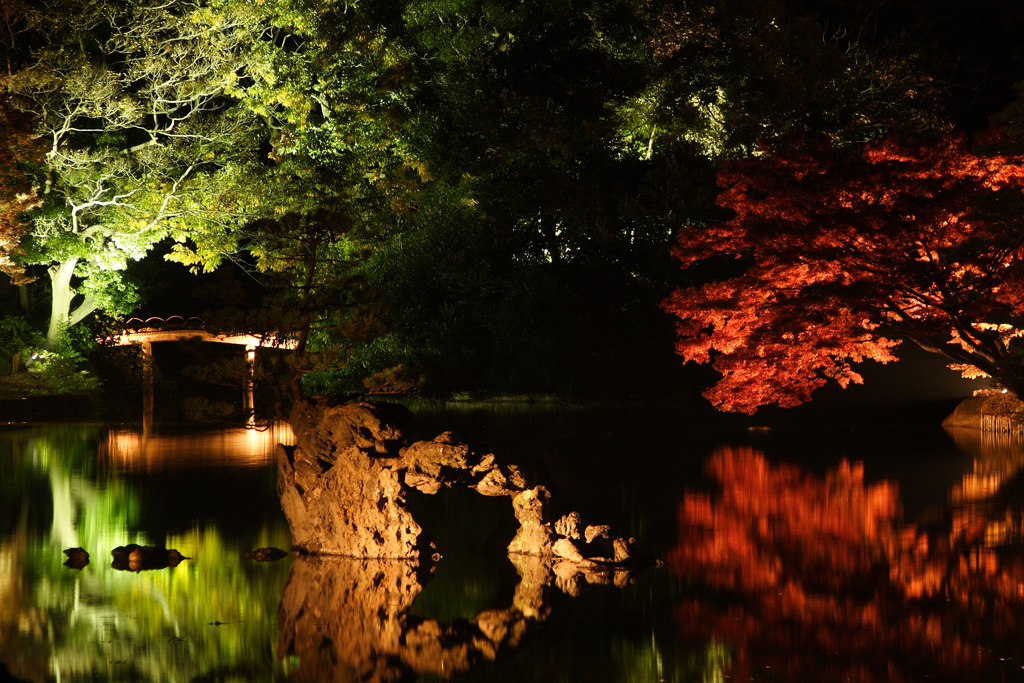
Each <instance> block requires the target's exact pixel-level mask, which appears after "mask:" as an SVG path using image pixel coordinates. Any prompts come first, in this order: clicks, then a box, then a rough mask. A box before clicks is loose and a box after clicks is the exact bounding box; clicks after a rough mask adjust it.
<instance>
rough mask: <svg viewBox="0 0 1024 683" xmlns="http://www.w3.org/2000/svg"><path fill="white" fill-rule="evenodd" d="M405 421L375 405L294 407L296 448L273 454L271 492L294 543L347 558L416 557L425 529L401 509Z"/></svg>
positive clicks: (305, 404)
mask: <svg viewBox="0 0 1024 683" xmlns="http://www.w3.org/2000/svg"><path fill="white" fill-rule="evenodd" d="M396 416H398V417H397V418H396ZM405 419H410V420H411V416H407V415H406V416H403V415H400V413H399V411H397V410H396V409H395V407H394V406H382V405H378V404H374V403H348V404H341V405H333V404H330V403H328V402H320V403H315V402H302V403H299V405H298V406H296V408H295V410H294V411H293V412H292V428H293V430H294V431H295V435H296V438H297V444H296V445H295V446H293V447H287V446H278V448H277V466H278V474H277V492H278V495H279V496H280V498H281V507H282V509H283V510H284V514H285V517H287V518H288V524H289V526H290V527H291V531H292V543H293V545H295V546H296V547H298V548H300V549H302V550H303V551H305V552H309V553H319V554H324V555H344V556H347V557H364V558H416V557H419V556H420V553H421V550H422V549H421V548H420V547H419V538H420V534H421V533H422V531H423V529H422V528H421V527H420V525H419V524H417V523H416V520H415V519H413V517H412V514H411V513H410V512H409V510H408V509H406V506H405V487H404V485H403V484H402V482H401V474H402V469H403V468H402V467H401V465H400V463H401V457H400V455H399V447H400V446H401V445H402V444H403V439H404V432H403V430H402V429H401V428H400V427H399V425H398V423H399V422H400V421H401V420H405Z"/></svg>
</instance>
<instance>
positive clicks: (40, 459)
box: [0, 425, 291, 681]
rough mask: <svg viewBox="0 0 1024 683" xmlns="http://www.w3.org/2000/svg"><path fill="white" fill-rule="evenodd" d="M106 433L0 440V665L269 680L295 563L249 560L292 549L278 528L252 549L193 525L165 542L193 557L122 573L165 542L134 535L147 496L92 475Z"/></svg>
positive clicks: (126, 675) (107, 674)
mask: <svg viewBox="0 0 1024 683" xmlns="http://www.w3.org/2000/svg"><path fill="white" fill-rule="evenodd" d="M100 433H101V432H100V428H99V427H96V426H79V425H70V426H59V427H57V426H51V427H45V428H38V429H28V430H16V431H10V432H7V433H3V434H0V495H2V497H0V511H2V514H3V518H2V520H0V521H4V522H5V524H4V526H3V527H0V556H2V557H3V560H4V563H3V565H4V566H3V571H2V572H0V598H2V610H0V660H2V661H4V662H14V661H18V662H22V663H23V664H24V666H25V667H27V668H25V670H24V673H25V674H26V675H30V676H32V678H33V680H35V679H36V678H38V672H39V669H40V667H39V666H37V665H36V663H38V662H48V666H47V667H46V669H47V670H48V671H49V672H50V673H49V677H50V678H51V679H53V680H60V681H80V680H97V679H98V680H110V681H180V680H195V679H203V680H223V679H224V678H225V677H228V676H235V677H237V678H238V679H239V680H274V678H275V674H276V673H279V672H280V670H281V667H282V665H281V664H280V663H278V661H277V660H276V657H275V646H276V640H277V618H276V612H277V603H278V599H279V596H280V593H281V588H282V586H283V584H284V582H285V580H286V578H287V574H288V569H289V563H288V562H286V561H285V562H278V563H273V564H260V563H256V562H253V561H250V560H246V559H245V557H244V554H245V551H246V550H250V549H252V547H257V546H268V545H277V546H281V547H288V546H289V545H290V543H291V539H290V536H289V534H288V529H287V527H286V526H285V525H284V523H283V521H282V522H281V523H279V524H272V525H269V526H268V525H265V526H264V527H263V529H262V531H261V532H260V533H259V534H257V535H256V537H255V538H252V539H246V543H247V544H248V543H250V542H251V543H252V545H247V547H242V545H241V543H239V542H229V541H227V540H225V539H224V538H223V537H222V535H221V534H220V533H219V531H218V530H217V529H215V528H212V527H208V528H198V527H197V528H194V529H192V530H191V531H188V532H185V533H182V534H179V535H172V536H169V537H168V538H166V544H167V546H168V547H176V548H177V549H178V550H180V551H181V552H182V553H183V554H184V555H186V556H188V557H190V558H192V559H189V560H186V561H185V562H183V563H182V564H180V565H179V566H177V567H175V568H173V569H162V570H153V571H143V572H140V573H132V572H125V571H118V570H115V569H113V568H112V567H111V566H110V561H111V554H110V551H111V550H112V549H113V548H114V547H116V546H118V545H124V544H126V543H129V542H136V543H139V544H152V543H154V542H160V541H164V540H165V539H149V538H147V537H146V536H145V535H144V534H140V533H135V534H132V533H131V532H130V529H131V528H134V527H136V526H137V522H138V520H137V517H138V510H139V507H140V506H139V493H138V491H137V490H136V488H135V487H134V486H132V485H131V484H130V483H129V482H128V481H126V480H124V479H122V478H121V477H120V476H119V475H118V474H117V473H116V472H113V471H104V472H99V473H97V472H96V468H95V463H96V452H97V449H96V442H97V437H98V436H99V435H100ZM51 501H52V507H51V506H50V505H48V503H50V502H51ZM47 530H49V533H47ZM72 540H73V541H76V542H75V543H73V545H81V546H82V547H84V548H86V549H87V550H88V551H89V552H90V554H91V561H90V564H89V565H88V566H86V567H85V569H83V570H82V571H80V572H79V571H75V570H71V569H68V568H65V567H63V566H62V563H63V561H64V559H65V558H64V555H63V553H62V552H61V551H62V550H63V548H66V547H68V545H71V543H70V541H72ZM26 624H27V625H28V627H27V628H26ZM14 673H15V674H18V671H17V670H14Z"/></svg>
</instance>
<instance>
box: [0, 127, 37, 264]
mask: <svg viewBox="0 0 1024 683" xmlns="http://www.w3.org/2000/svg"><path fill="white" fill-rule="evenodd" d="M29 123H30V122H29V119H28V118H27V117H25V116H22V115H19V114H18V113H17V112H12V111H10V110H9V109H6V108H0V272H4V273H6V274H7V275H9V276H10V277H11V279H12V280H13V281H14V283H15V284H26V283H27V282H30V281H31V278H29V277H28V276H27V275H26V273H25V266H24V265H22V264H20V263H18V262H16V261H15V257H16V256H17V255H19V254H20V253H21V252H22V249H21V240H22V238H23V237H24V235H25V234H26V233H27V232H28V231H29V229H30V227H31V226H30V224H29V223H28V221H26V220H25V218H24V216H23V214H24V213H25V212H26V211H28V210H30V209H34V208H36V207H37V206H39V205H40V204H41V200H40V199H39V194H38V192H37V188H36V187H34V186H33V185H32V183H31V179H30V178H29V176H28V175H27V174H26V173H25V172H23V171H22V170H21V169H20V168H19V165H22V164H31V163H38V162H39V159H40V157H41V149H40V144H39V141H38V140H37V139H35V138H34V137H33V136H32V134H31V131H30V127H29Z"/></svg>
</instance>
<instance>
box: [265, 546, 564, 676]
mask: <svg viewBox="0 0 1024 683" xmlns="http://www.w3.org/2000/svg"><path fill="white" fill-rule="evenodd" d="M516 566H517V569H518V570H519V573H520V582H519V585H518V586H517V588H516V591H515V597H514V598H513V604H512V605H511V606H509V607H506V608H503V609H491V610H485V611H483V612H481V613H480V614H478V615H477V616H476V617H474V618H473V619H470V620H469V621H465V622H463V621H459V622H455V623H451V624H443V623H440V622H437V621H434V620H432V619H420V618H417V617H414V616H412V615H410V614H408V612H409V608H410V607H411V606H412V603H413V600H414V599H415V598H416V596H417V595H418V594H419V592H420V590H422V585H421V584H420V581H419V578H418V575H417V565H416V564H414V563H410V562H406V561H401V560H397V561H396V560H359V559H350V558H338V557H322V556H301V555H300V556H297V557H296V558H295V560H294V562H293V563H292V568H291V573H290V575H289V577H288V583H287V584H286V585H285V588H284V592H283V593H282V596H281V604H280V609H279V614H278V620H279V623H280V624H281V635H280V640H279V642H278V656H279V657H285V656H287V655H290V654H294V655H297V657H298V661H299V668H298V670H297V671H295V672H294V674H293V675H292V676H291V678H290V679H289V680H291V681H317V682H320V681H346V682H347V681H401V680H416V677H417V675H419V674H432V675H435V676H441V677H443V678H449V677H450V676H452V675H454V674H456V673H460V672H464V671H468V670H469V669H470V668H472V667H473V666H475V665H477V664H480V663H482V662H486V661H492V660H494V659H495V657H497V656H498V655H499V654H500V653H501V652H502V651H505V650H508V649H511V648H514V647H516V646H517V645H518V644H519V643H520V642H521V641H522V639H523V637H524V636H525V635H526V634H527V633H528V632H529V631H530V630H531V628H532V627H533V626H534V625H536V624H538V623H540V622H542V621H543V620H544V619H546V618H547V616H548V609H547V607H546V603H545V599H544V592H545V590H547V589H548V586H550V584H551V571H550V568H549V567H548V566H547V565H546V563H545V561H544V560H543V559H541V558H536V557H520V558H518V559H517V560H516Z"/></svg>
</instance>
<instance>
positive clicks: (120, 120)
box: [4, 0, 263, 348]
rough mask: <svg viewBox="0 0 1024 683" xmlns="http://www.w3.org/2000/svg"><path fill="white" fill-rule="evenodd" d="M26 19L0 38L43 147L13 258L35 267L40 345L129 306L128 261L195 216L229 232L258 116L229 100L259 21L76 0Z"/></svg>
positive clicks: (249, 202)
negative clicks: (43, 298) (28, 223)
mask: <svg viewBox="0 0 1024 683" xmlns="http://www.w3.org/2000/svg"><path fill="white" fill-rule="evenodd" d="M26 21H27V23H28V25H29V27H30V29H31V31H30V32H29V33H28V34H26V35H28V36H29V37H30V38H31V39H32V40H34V43H33V47H34V49H33V50H32V51H31V53H29V54H28V55H25V54H24V51H23V50H17V49H15V47H16V46H14V45H8V46H7V47H8V59H9V60H14V59H18V58H19V57H22V58H23V59H22V63H21V64H20V65H19V66H20V68H18V69H17V70H15V71H14V72H13V73H12V74H11V75H9V76H7V77H5V78H4V86H5V90H6V96H7V101H8V103H9V104H10V105H11V106H13V107H15V108H18V109H20V110H22V111H24V112H26V113H28V114H31V115H32V117H33V126H34V131H35V134H36V135H37V136H39V137H40V138H41V140H42V141H43V142H44V143H45V146H46V152H45V158H44V160H43V162H42V164H40V166H39V167H38V178H39V184H40V188H41V195H42V197H43V199H44V200H45V205H44V206H43V207H42V208H41V209H39V210H38V211H37V212H36V213H35V214H34V215H33V217H32V225H33V228H32V231H31V234H30V235H29V236H27V238H25V239H23V240H22V244H21V246H22V248H23V249H24V252H25V253H24V254H23V255H21V256H20V257H19V258H20V259H21V260H22V262H24V263H28V264H39V265H43V266H46V272H47V274H48V275H49V280H50V286H51V312H50V316H49V326H48V330H47V340H46V346H47V347H48V348H53V347H54V346H55V345H56V344H57V342H58V340H59V338H60V336H61V334H62V332H63V330H65V329H66V328H68V327H70V326H72V325H75V324H76V323H78V322H79V321H81V320H82V319H84V318H85V317H86V316H88V315H89V314H90V313H91V312H93V311H95V310H104V311H107V312H110V313H115V314H117V313H125V312H127V311H129V310H131V308H132V306H133V304H134V302H135V293H134V290H133V287H132V286H131V284H130V283H128V282H126V281H125V280H124V279H123V278H122V277H121V271H123V270H124V268H125V267H126V265H127V262H128V261H129V260H135V259H139V258H142V257H143V256H144V255H145V254H146V252H147V251H148V250H149V249H150V247H151V246H152V245H153V244H154V243H156V242H158V241H160V240H162V239H164V238H166V237H172V238H174V239H175V240H178V241H184V240H186V239H188V238H189V237H191V236H192V230H193V229H194V228H196V227H197V226H200V225H201V226H202V227H203V229H204V231H205V232H207V233H209V232H211V231H210V226H211V225H216V226H218V227H219V229H220V230H221V231H222V234H224V235H229V234H230V231H231V228H232V226H234V225H235V224H237V222H238V221H239V219H240V217H241V216H244V215H247V213H248V212H249V211H251V210H253V208H254V207H255V206H258V199H257V198H256V197H254V195H252V194H251V192H250V191H248V190H247V189H246V188H245V187H244V186H243V185H241V184H240V183H239V179H244V178H246V173H247V169H250V168H251V167H252V166H254V165H256V164H257V163H258V162H257V157H256V153H257V150H258V145H259V143H260V140H261V135H262V134H263V126H262V125H261V123H260V121H259V119H258V118H257V117H255V116H253V115H251V114H248V113H244V112H243V111H242V110H239V109H238V108H236V107H233V106H232V104H233V103H234V102H235V101H237V96H238V94H239V91H240V89H241V88H242V87H243V86H244V85H245V75H246V73H247V71H246V66H247V60H249V61H250V62H251V61H252V60H253V57H252V55H251V46H252V45H253V44H255V43H254V41H255V42H256V43H258V41H259V40H260V38H261V35H262V32H263V26H261V25H260V24H259V23H258V22H257V21H255V19H254V18H253V17H252V16H251V15H250V14H248V13H246V12H244V11H242V10H236V8H233V7H230V6H225V7H222V8H220V9H219V10H218V11H214V10H213V9H211V8H210V7H203V6H201V5H198V4H194V3H174V4H167V3H139V4H132V5H128V6H126V5H121V4H117V3H93V2H85V1H84V0H83V1H79V0H67V1H66V2H61V3H58V4H56V5H55V6H52V7H48V8H45V11H44V10H42V9H38V10H36V11H33V12H32V13H30V14H29V15H28V17H27V20H26ZM27 39H28V38H26V40H27ZM225 244H226V242H225V240H224V239H222V240H221V241H220V242H218V243H217V247H216V248H224V246H225ZM209 248H211V247H208V249H209Z"/></svg>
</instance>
